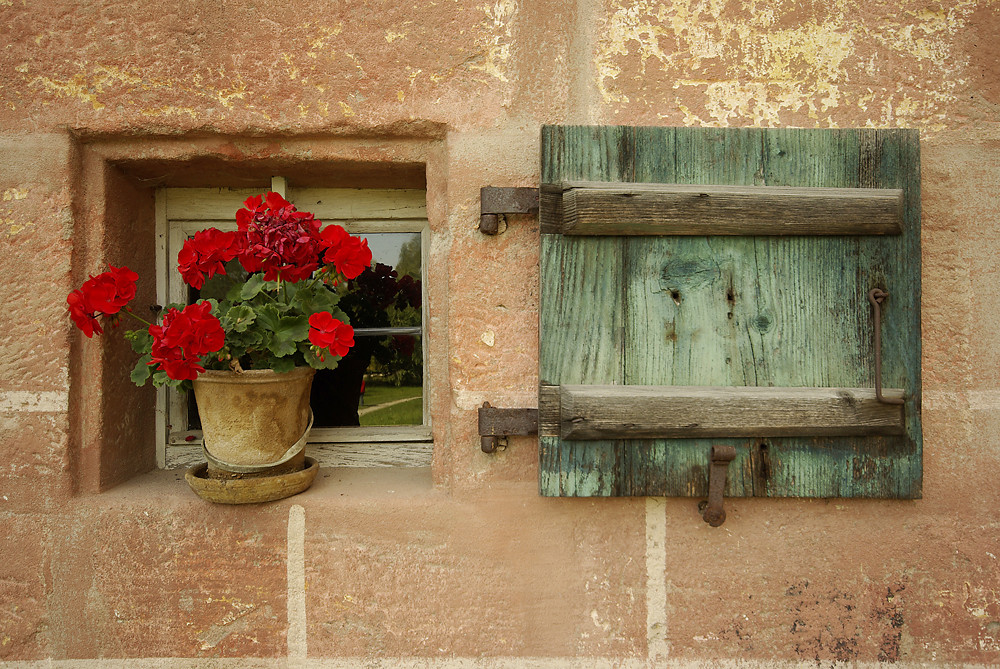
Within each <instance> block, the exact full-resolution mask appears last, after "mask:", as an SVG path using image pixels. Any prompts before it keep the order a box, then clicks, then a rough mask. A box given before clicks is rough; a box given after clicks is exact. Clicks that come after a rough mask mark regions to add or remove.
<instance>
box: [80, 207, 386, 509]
mask: <svg viewBox="0 0 1000 669" xmlns="http://www.w3.org/2000/svg"><path fill="white" fill-rule="evenodd" d="M236 223H237V230H235V231H232V232H223V231H220V230H218V229H216V228H209V229H207V230H202V231H200V232H198V233H196V234H195V235H194V237H192V238H191V239H188V240H187V241H186V242H185V243H184V246H183V248H182V249H181V251H180V253H179V254H178V257H177V260H178V269H179V271H180V274H181V277H182V279H183V280H184V282H185V283H186V284H187V285H188V286H190V287H191V288H192V289H195V290H197V291H201V290H202V289H203V288H205V287H206V282H207V281H211V282H212V284H213V286H212V289H213V290H212V291H211V292H212V293H213V294H214V295H216V296H217V297H209V298H205V299H198V300H196V301H195V302H194V303H193V304H190V305H183V304H172V305H167V307H166V308H165V309H163V310H161V312H160V316H159V318H157V320H156V322H152V323H151V322H148V321H145V320H144V319H142V318H140V317H139V316H137V315H136V314H135V313H133V311H132V309H131V307H129V306H128V305H129V302H130V301H131V300H132V299H133V298H134V297H135V293H136V282H137V280H138V278H139V277H138V275H137V274H136V273H135V272H133V271H132V270H130V269H129V268H127V267H114V266H110V269H109V270H108V271H107V272H104V273H102V274H99V275H97V276H91V277H90V279H89V280H88V281H86V282H85V283H84V284H83V286H82V287H81V288H79V289H77V290H74V291H72V292H71V293H70V295H69V297H68V298H67V303H68V305H69V311H70V315H71V317H72V319H73V322H74V323H75V324H76V325H77V327H79V328H80V330H82V331H83V333H84V334H85V335H86V336H87V337H92V336H93V335H94V334H95V333H97V334H101V333H103V328H102V325H101V324H102V321H104V322H108V321H110V322H112V323H113V324H117V323H118V322H119V321H120V320H121V318H122V315H123V314H124V315H127V316H129V317H131V318H134V319H135V320H137V321H140V322H142V323H143V324H144V325H145V329H140V330H131V331H127V332H126V333H125V336H126V338H128V339H129V340H130V342H131V344H132V348H133V349H134V350H135V351H136V353H138V354H140V355H141V357H140V359H139V361H138V362H137V363H136V365H135V368H134V369H133V370H132V381H133V382H134V383H135V384H136V385H139V386H141V385H143V384H145V383H147V382H149V381H151V382H152V383H153V385H154V386H157V387H160V386H170V387H175V388H178V389H180V390H193V391H194V395H195V400H196V402H197V405H198V413H199V417H200V419H201V423H202V430H203V433H204V446H205V455H206V458H207V459H208V465H207V466H206V465H202V467H201V469H200V470H198V471H194V469H198V468H194V469H193V470H191V471H189V472H188V481H189V483H191V484H192V487H195V488H196V491H197V492H199V494H202V493H203V491H202V490H199V489H198V487H197V486H201V487H202V488H204V487H205V486H209V487H210V488H212V490H215V489H219V490H223V492H226V491H228V492H231V490H229V489H228V488H226V485H225V484H224V483H212V482H211V481H209V482H208V483H204V480H205V477H204V476H200V474H201V473H203V472H204V471H206V470H207V472H208V478H209V479H216V480H225V479H229V480H231V479H241V478H247V477H255V478H257V479H261V480H259V481H257V483H258V484H259V485H258V486H256V487H257V488H260V487H261V485H264V482H265V479H266V480H270V479H274V478H275V477H278V478H279V479H280V480H273V481H270V483H268V485H271V487H272V488H273V487H275V486H277V488H279V489H278V490H272V491H270V492H267V491H265V492H260V491H259V490H258V491H257V492H254V491H253V488H249V487H248V486H247V485H245V484H235V483H233V484H230V487H231V488H232V487H234V486H237V485H240V486H242V488H246V489H247V490H250V493H249V497H250V499H238V500H237V499H232V500H227V499H225V498H226V497H228V496H230V495H227V494H224V495H222V497H223V499H216V498H214V497H211V495H209V494H203V496H209V497H210V498H213V499H214V501H264V499H262V497H266V498H268V499H277V498H280V497H284V496H287V494H294V492H300V491H301V490H304V489H305V488H306V487H308V485H309V483H311V481H312V478H313V477H314V476H315V469H316V466H315V462H314V461H311V460H310V465H309V467H306V468H305V469H303V465H304V463H305V457H304V453H303V446H304V444H305V440H306V437H307V436H308V432H309V427H310V426H311V422H312V419H311V411H310V409H309V392H310V386H311V384H312V377H313V375H314V374H315V370H317V369H333V368H335V367H336V366H337V363H338V362H339V361H340V360H341V358H342V357H343V356H344V355H346V354H347V352H348V350H350V348H351V347H352V346H353V345H354V331H353V329H352V328H351V326H350V324H349V319H348V316H347V315H346V314H345V313H344V312H343V311H342V310H341V309H340V308H339V307H338V302H339V300H340V298H341V296H342V295H343V294H344V293H345V291H346V290H347V281H348V280H350V279H354V278H356V277H357V276H358V275H360V274H361V273H362V272H363V271H364V270H365V269H366V268H367V267H368V266H369V265H370V264H371V260H372V255H371V251H370V250H369V249H368V242H367V240H364V239H361V238H358V237H355V236H352V235H349V234H348V233H347V231H345V230H344V228H342V227H340V226H338V225H328V226H327V227H325V228H323V227H322V226H321V223H320V221H318V220H316V219H315V218H314V217H313V215H312V214H310V213H307V212H300V211H296V209H295V207H294V206H293V205H292V204H291V203H289V202H288V201H287V200H285V199H284V198H283V197H281V196H280V195H279V194H277V193H273V192H271V193H267V194H266V195H263V196H255V197H250V198H248V199H247V200H246V201H245V202H244V207H243V208H242V209H240V210H239V211H237V212H236ZM307 470H311V475H309V474H308V473H306V474H303V473H302V472H304V471H307ZM289 475H290V476H291V477H292V478H293V479H295V481H294V485H293V486H291V488H290V487H289V486H288V485H286V484H287V481H286V480H285V479H287V478H288V476H289ZM282 476H284V477H285V479H281V477H282ZM306 479H308V480H306ZM296 487H297V488H298V489H295V490H294V491H293V492H291V493H288V490H290V489H292V488H296ZM242 488H241V489H242ZM209 492H211V491H209ZM275 495H277V496H275ZM215 497H218V496H215ZM243 497H247V495H243Z"/></svg>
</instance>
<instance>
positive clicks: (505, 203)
mask: <svg viewBox="0 0 1000 669" xmlns="http://www.w3.org/2000/svg"><path fill="white" fill-rule="evenodd" d="M537 213H538V189H537V188H521V187H516V188H497V187H496V186H483V187H482V188H480V189H479V231H480V232H482V233H483V234H484V235H495V234H497V232H498V231H499V230H500V217H501V216H503V215H505V214H537Z"/></svg>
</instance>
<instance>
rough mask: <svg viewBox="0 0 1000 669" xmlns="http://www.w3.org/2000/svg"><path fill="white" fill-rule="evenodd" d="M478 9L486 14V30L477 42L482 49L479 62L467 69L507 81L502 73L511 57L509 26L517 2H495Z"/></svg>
mask: <svg viewBox="0 0 1000 669" xmlns="http://www.w3.org/2000/svg"><path fill="white" fill-rule="evenodd" d="M479 9H480V10H481V11H483V12H485V13H486V20H485V24H486V27H487V30H486V31H485V33H484V36H483V37H481V38H480V39H479V40H478V41H479V45H480V47H481V48H482V49H483V52H484V53H483V55H484V57H483V60H482V61H481V62H477V61H470V62H469V63H468V68H469V69H470V70H478V71H481V72H485V73H486V74H489V75H490V76H492V77H495V78H496V79H498V80H500V81H503V82H506V81H509V79H508V78H507V75H506V73H505V71H504V69H505V67H506V64H507V60H509V59H510V55H511V42H510V40H511V37H512V35H513V30H512V26H511V24H512V23H513V20H514V17H515V16H516V15H517V12H518V10H519V7H518V2H517V0H496V2H494V3H493V4H488V5H483V6H481V7H479Z"/></svg>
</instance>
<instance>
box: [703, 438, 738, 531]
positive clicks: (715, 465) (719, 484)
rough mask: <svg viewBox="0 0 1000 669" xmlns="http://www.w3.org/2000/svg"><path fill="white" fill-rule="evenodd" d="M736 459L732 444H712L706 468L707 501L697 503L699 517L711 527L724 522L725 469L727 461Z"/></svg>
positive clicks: (727, 464) (727, 465)
mask: <svg viewBox="0 0 1000 669" xmlns="http://www.w3.org/2000/svg"><path fill="white" fill-rule="evenodd" d="M735 459H736V448H735V447H733V446H712V461H711V466H710V467H709V469H708V501H707V502H701V503H699V504H698V510H699V511H701V512H702V514H701V517H702V518H704V519H705V522H706V523H708V524H709V525H711V526H712V527H718V526H719V525H722V523H724V522H726V511H725V509H723V508H722V494H723V492H724V491H725V489H726V471H727V470H728V469H729V463H730V462H732V461H733V460H735Z"/></svg>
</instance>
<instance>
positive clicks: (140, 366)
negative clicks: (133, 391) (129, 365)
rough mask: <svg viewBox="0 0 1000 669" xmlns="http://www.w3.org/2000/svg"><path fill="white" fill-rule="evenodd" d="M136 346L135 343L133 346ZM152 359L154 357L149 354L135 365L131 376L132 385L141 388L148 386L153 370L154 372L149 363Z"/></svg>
mask: <svg viewBox="0 0 1000 669" xmlns="http://www.w3.org/2000/svg"><path fill="white" fill-rule="evenodd" d="M134 345H135V344H134V343H133V346H134ZM137 352H138V351H137ZM152 359H153V356H152V355H151V354H149V353H147V354H146V355H144V356H142V357H141V358H139V362H137V363H135V367H134V368H133V369H132V374H131V378H132V383H134V384H135V385H137V386H140V387H141V386H144V385H146V380H147V379H149V377H150V376H152V370H153V368H152V367H150V366H149V365H148V364H147V363H149V361H150V360H152Z"/></svg>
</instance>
